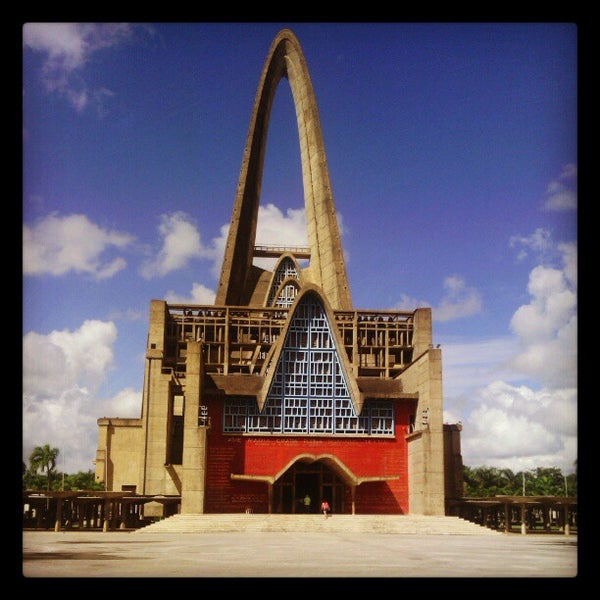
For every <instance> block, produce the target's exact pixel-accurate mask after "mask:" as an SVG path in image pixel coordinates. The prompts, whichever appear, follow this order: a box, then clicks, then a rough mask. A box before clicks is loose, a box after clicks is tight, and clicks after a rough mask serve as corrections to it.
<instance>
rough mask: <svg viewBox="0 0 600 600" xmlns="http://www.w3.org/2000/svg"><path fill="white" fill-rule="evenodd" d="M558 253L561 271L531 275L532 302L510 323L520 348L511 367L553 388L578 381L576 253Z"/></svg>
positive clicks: (570, 249)
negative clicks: (560, 254) (561, 266)
mask: <svg viewBox="0 0 600 600" xmlns="http://www.w3.org/2000/svg"><path fill="white" fill-rule="evenodd" d="M560 250H561V251H562V253H563V268H562V269H558V268H552V267H546V266H537V267H535V268H534V269H533V270H532V271H531V273H530V276H529V284H528V286H527V289H528V292H529V294H530V296H531V300H530V302H529V304H526V305H523V306H521V307H519V308H518V309H517V311H516V312H515V314H514V315H513V318H512V320H511V323H510V327H511V330H512V331H513V332H514V333H515V334H516V335H517V337H518V339H519V343H520V347H521V351H520V352H519V354H518V355H517V356H515V358H514V359H513V361H512V364H513V366H514V367H515V368H516V369H518V370H519V371H521V372H523V373H525V374H527V375H528V376H530V377H534V378H536V379H538V380H539V381H541V382H542V384H543V385H546V386H549V387H553V388H561V387H571V386H575V385H576V381H577V287H576V281H577V276H576V267H575V263H576V249H575V245H574V244H561V246H560Z"/></svg>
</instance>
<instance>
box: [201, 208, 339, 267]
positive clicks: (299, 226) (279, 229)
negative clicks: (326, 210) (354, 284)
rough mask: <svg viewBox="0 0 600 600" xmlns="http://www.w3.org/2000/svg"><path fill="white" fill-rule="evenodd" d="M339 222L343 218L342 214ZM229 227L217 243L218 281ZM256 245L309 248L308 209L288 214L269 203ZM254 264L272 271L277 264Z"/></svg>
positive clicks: (257, 261)
mask: <svg viewBox="0 0 600 600" xmlns="http://www.w3.org/2000/svg"><path fill="white" fill-rule="evenodd" d="M338 219H339V222H340V223H341V222H342V216H341V215H339V214H338ZM229 227H230V226H229V224H227V225H223V226H222V227H221V233H220V235H219V237H218V238H215V239H214V240H213V248H214V254H213V258H214V261H215V262H214V266H213V269H212V273H213V275H214V276H215V277H216V278H219V277H220V276H221V267H222V264H223V256H224V254H225V247H226V245H227V236H228V235H229ZM256 244H257V245H264V246H308V238H307V225H306V212H305V211H304V209H292V208H288V209H287V210H286V212H285V214H284V213H283V211H282V210H281V209H280V208H278V207H277V206H275V205H274V204H272V203H269V204H267V205H265V206H263V205H262V204H261V205H259V207H258V221H257V224H256ZM253 264H255V265H256V266H258V267H260V268H261V269H272V268H273V267H274V264H275V260H274V259H271V258H255V259H254V261H253Z"/></svg>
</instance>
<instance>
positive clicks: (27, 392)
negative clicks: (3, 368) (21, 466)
mask: <svg viewBox="0 0 600 600" xmlns="http://www.w3.org/2000/svg"><path fill="white" fill-rule="evenodd" d="M116 339H117V329H116V327H115V325H114V323H111V322H102V321H94V320H90V321H85V322H84V323H83V324H82V325H81V327H79V329H77V330H76V331H68V330H63V331H52V332H51V333H49V334H48V335H41V334H38V333H35V332H29V333H27V334H26V335H25V336H24V337H23V440H22V441H23V458H24V460H25V462H27V458H28V457H29V454H30V453H31V451H32V450H33V448H34V447H35V446H41V445H44V444H50V446H53V447H57V448H59V449H60V451H61V455H63V458H65V459H66V460H67V461H68V462H67V466H66V470H67V471H68V472H74V471H78V470H84V471H87V470H88V469H92V468H93V465H92V462H91V461H92V460H93V458H94V449H95V444H96V440H97V437H98V431H97V424H96V420H97V415H98V412H99V410H101V409H99V408H98V407H97V402H98V401H97V397H96V394H97V391H98V389H99V387H100V385H101V384H102V382H103V381H104V380H105V377H106V376H107V374H108V372H109V371H110V369H111V368H112V366H113V360H114V355H113V347H114V344H115V341H116ZM59 467H60V468H61V469H62V468H63V467H62V463H61V462H60V460H59Z"/></svg>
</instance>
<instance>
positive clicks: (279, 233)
mask: <svg viewBox="0 0 600 600" xmlns="http://www.w3.org/2000/svg"><path fill="white" fill-rule="evenodd" d="M256 244H257V245H265V246H308V238H307V225H306V212H305V211H304V209H292V208H288V209H287V210H286V213H285V215H284V213H283V212H282V211H281V209H279V208H278V207H277V206H275V205H274V204H271V203H269V204H267V205H266V206H262V205H260V206H259V207H258V223H257V226H256ZM275 262H276V261H275V259H271V258H255V259H254V261H253V263H254V264H255V265H256V266H258V267H260V268H262V269H273V268H274V265H275Z"/></svg>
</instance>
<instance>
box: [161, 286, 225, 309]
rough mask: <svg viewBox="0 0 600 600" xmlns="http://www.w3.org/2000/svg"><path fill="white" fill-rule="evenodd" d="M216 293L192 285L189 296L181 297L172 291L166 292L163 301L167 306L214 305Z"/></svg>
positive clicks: (204, 287)
mask: <svg viewBox="0 0 600 600" xmlns="http://www.w3.org/2000/svg"><path fill="white" fill-rule="evenodd" d="M215 297H216V293H215V292H214V291H213V290H211V289H209V288H207V287H206V286H204V285H202V284H201V283H194V284H193V285H192V291H191V292H190V295H189V296H181V295H178V294H176V293H175V292H173V291H168V292H167V294H166V296H165V300H166V301H167V302H168V303H169V304H214V302H215Z"/></svg>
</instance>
